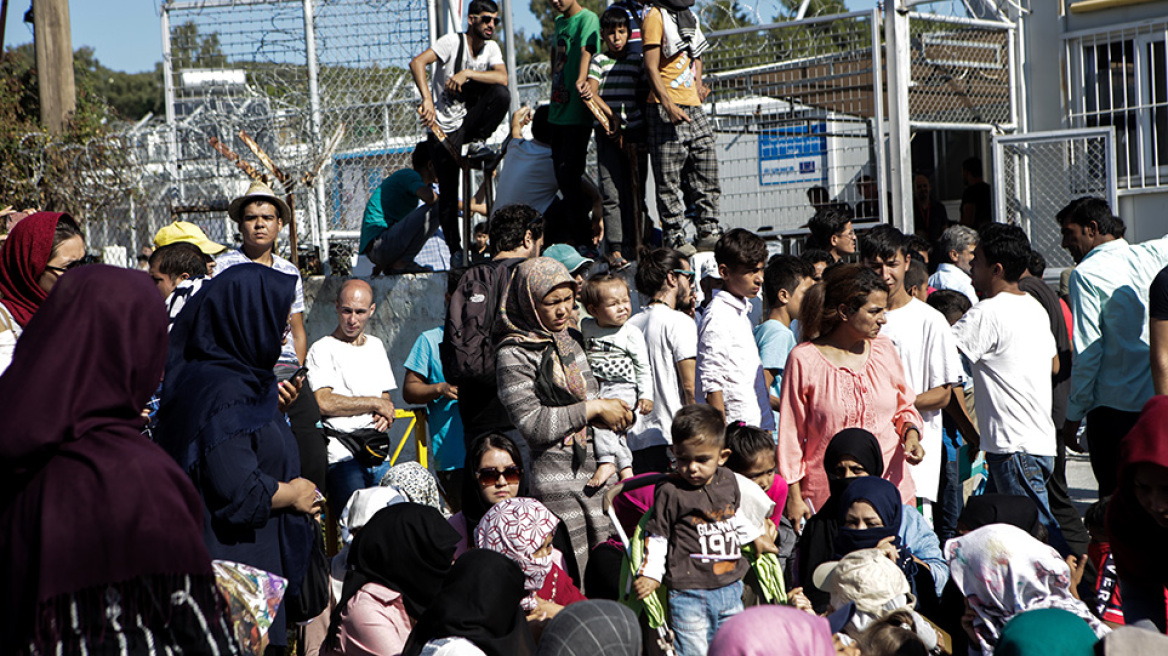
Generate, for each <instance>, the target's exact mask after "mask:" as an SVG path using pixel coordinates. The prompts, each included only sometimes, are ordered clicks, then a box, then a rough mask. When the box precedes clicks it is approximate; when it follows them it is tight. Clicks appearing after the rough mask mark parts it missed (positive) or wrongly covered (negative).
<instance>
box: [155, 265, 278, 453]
mask: <svg viewBox="0 0 1168 656" xmlns="http://www.w3.org/2000/svg"><path fill="white" fill-rule="evenodd" d="M295 290H296V278H294V277H293V276H290V275H287V274H285V273H280V272H278V271H275V270H273V269H271V268H269V267H265V266H262V265H259V264H241V265H238V266H234V267H231V268H230V269H227V270H226V271H224V272H222V273H220V274H219V275H217V276H215V277H214V278H212V279H211V280H209V281H207V282H206V283H205V284H204V285H203V288H202V290H200V292H199V293H198V294H197V295H195V296H194V298H192V299H191V301H190V302H189V303H188V304H187V306H186V307H184V308H183V310H182V312H181V313H179V316H178V319H177V320H176V321H175V323H174V326H173V328H171V332H170V353H169V356H168V357H167V360H166V378H165V379H164V381H163V385H162V404H161V406H160V407H159V411H158V430H157V431H156V433H155V434H156V436H157V440H158V443H159V444H160V445H161V446H162V448H164V449H166V451H167V452H168V453H170V455H171V456H173V457H174V459H175V460H177V461H178V463H179V465H180V466H182V468H183V469H185V470H187V471H188V472H189V471H191V468H192V467H194V465H195V464H196V463H197V462H198V460H199V455H200V454H202V453H206V452H208V451H210V450H211V449H213V448H214V447H215V446H217V445H219V444H221V443H222V442H224V441H226V440H227V439H229V438H231V437H234V436H236V435H240V434H244V433H254V432H256V431H258V430H260V429H261V428H263V427H264V426H266V425H267V424H268V423H269V422H271V421H272V420H273V419H274V418H275V415H276V412H277V406H278V403H277V401H278V394H279V392H278V391H277V389H276V377H275V374H273V373H272V368H273V367H274V366H275V365H276V361H277V360H278V359H279V357H280V349H281V345H282V343H283V338H284V327H285V326H286V325H287V323H288V312H289V310H290V309H291V307H292V299H293V295H294V294H295Z"/></svg>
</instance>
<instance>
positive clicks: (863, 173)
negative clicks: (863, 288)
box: [703, 11, 884, 235]
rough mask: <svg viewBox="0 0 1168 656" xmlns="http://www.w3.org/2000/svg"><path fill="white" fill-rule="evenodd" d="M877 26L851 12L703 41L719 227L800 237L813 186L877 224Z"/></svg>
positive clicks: (872, 15)
mask: <svg viewBox="0 0 1168 656" xmlns="http://www.w3.org/2000/svg"><path fill="white" fill-rule="evenodd" d="M879 23H880V20H879V14H878V13H877V12H875V11H859V12H851V13H847V14H838V15H834V16H827V17H817V18H811V19H805V20H802V21H791V22H785V23H773V24H769V25H761V26H749V27H742V28H736V29H732V30H723V31H718V32H712V33H710V34H709V35H708V38H709V40H710V42H711V44H712V46H711V48H710V50H709V51H708V52H707V53H706V54H705V55H704V56H703V59H704V61H705V64H704V68H703V76H704V78H705V80H706V82H707V84H709V86H710V88H711V95H710V97H709V99H708V101H707V102H708V106H709V110H710V113H711V115H712V118H713V121H714V126H715V132H716V133H717V140H718V159H719V167H720V174H721V182H722V201H721V213H722V221H723V223H724V224H725V225H726V227H728V228H729V227H743V228H748V229H750V230H754V231H757V232H759V233H760V234H763V235H767V234H773V235H791V234H793V233H798V232H800V229H801V228H802V227H803V226H804V225H805V224H806V223H807V220H808V219H810V218H811V216H812V215H813V214H814V212H815V208H813V207H812V206H811V205H810V203H809V201H808V191H809V190H810V189H812V188H813V187H823V188H825V189H826V190H827V192H828V195H829V198H830V201H831V202H835V203H846V204H847V205H848V206H849V207H850V208H853V209H854V208H856V207H860V208H861V210H863V209H864V208H872V210H874V211H868V212H864V211H861V212H859V213H860V214H867V215H871V216H866V217H863V218H864V219H866V220H872V221H875V220H879V218H880V217H879V216H878V215H879V213H880V212H879V210H880V208H881V207H882V205H883V204H882V203H880V202H878V200H877V199H879V198H881V197H882V194H881V193H880V189H881V187H882V186H883V183H882V182H880V180H879V177H880V176H879V173H878V171H879V167H878V165H877V162H880V161H881V160H882V156H881V153H882V152H883V150H882V149H883V135H882V129H883V128H882V124H883V113H884V106H883V100H882V93H883V89H882V87H883V70H882V66H881V64H880V62H881V59H882V53H881V49H882V45H881V41H882V31H881V29H880V24H879ZM864 200H869V201H872V202H870V203H861V201H864ZM857 221H858V222H860V221H861V219H860V218H858V219H857Z"/></svg>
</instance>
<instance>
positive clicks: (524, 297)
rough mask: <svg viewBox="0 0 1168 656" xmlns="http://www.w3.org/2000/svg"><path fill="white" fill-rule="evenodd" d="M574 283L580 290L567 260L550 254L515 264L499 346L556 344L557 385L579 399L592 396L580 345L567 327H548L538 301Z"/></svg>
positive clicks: (505, 306) (543, 345)
mask: <svg viewBox="0 0 1168 656" xmlns="http://www.w3.org/2000/svg"><path fill="white" fill-rule="evenodd" d="M562 285H570V286H571V288H572V291H576V281H575V280H573V279H572V276H571V274H569V273H568V270H567V269H566V268H564V265H563V264H560V263H559V262H557V261H555V260H553V259H552V258H550V257H537V258H533V259H530V260H527V261H526V262H524V263H522V264H520V265H519V266H517V267H515V275H514V276H513V277H512V278H511V286H510V288H509V289H508V290H507V296H506V298H505V299H504V300H503V317H502V323H503V331H502V335H503V337H502V340H501V341H500V342H499V346H509V345H515V346H522V347H525V348H530V349H539V350H543V348H545V347H546V346H553V345H554V346H555V348H556V354H557V355H559V356H560V357H559V366H558V367H556V368H555V374H554V375H555V380H554V381H553V382H554V383H555V385H556V387H559V388H561V389H564V390H567V391H568V392H570V393H571V394H572V396H574V397H576V398H577V399H578V400H580V401H583V400H585V399H586V398H587V396H588V390H587V386H586V383H585V381H584V372H583V371H581V369H580V367H579V366H577V364H576V355H575V353H576V351H575V350H576V349H577V348H579V345H578V344H577V343H576V340H575V339H574V338H573V337H572V335H571V333H570V332H569V331H568V329H567V328H564V329H563V330H561V331H559V332H555V333H553V332H552V331H550V330H548V329H547V328H546V327H544V325H543V322H542V321H540V319H539V313H538V312H537V311H536V305H538V304H539V303H540V302H542V301H543V298H544V297H545V296H547V295H548V294H549V293H550V292H551V291H552V290H553V289H555V288H557V287H560V286H562Z"/></svg>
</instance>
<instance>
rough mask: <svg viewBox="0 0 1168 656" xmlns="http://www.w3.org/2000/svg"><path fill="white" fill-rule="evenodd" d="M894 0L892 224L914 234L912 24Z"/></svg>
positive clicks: (890, 38)
mask: <svg viewBox="0 0 1168 656" xmlns="http://www.w3.org/2000/svg"><path fill="white" fill-rule="evenodd" d="M895 5H896V3H895V2H892V1H890V2H889V3H888V4H887V5H885V10H884V12H885V13H884V44H885V48H886V52H887V53H888V62H887V64H886V66H887V68H888V91H889V93H888V150H889V153H888V183H889V184H888V186H889V188H890V189H891V190H892V216H890V217H889V223H891V224H892V225H894V226H896V227H897V228H900V230H901V231H903V232H905V233H910V232H912V231H913V207H912V153H911V150H910V144H911V139H910V136H911V135H910V134H909V130H910V128H909V118H910V117H909V106H908V84H909V78H910V75H909V52H908V46H909V23H908V16H907V12H905V11H904V10H903V9H897V8H896V6H895Z"/></svg>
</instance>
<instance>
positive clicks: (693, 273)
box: [673, 269, 698, 284]
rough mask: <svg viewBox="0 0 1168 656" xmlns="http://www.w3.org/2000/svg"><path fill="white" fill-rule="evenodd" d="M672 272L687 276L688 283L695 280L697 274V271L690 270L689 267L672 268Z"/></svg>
mask: <svg viewBox="0 0 1168 656" xmlns="http://www.w3.org/2000/svg"><path fill="white" fill-rule="evenodd" d="M673 273H676V274H677V275H679V276H685V277H686V278H689V282H690V284H693V281H694V280H696V279H697V276H698V273H697V271H690V270H689V269H673Z"/></svg>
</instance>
